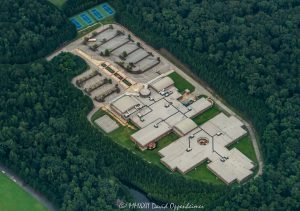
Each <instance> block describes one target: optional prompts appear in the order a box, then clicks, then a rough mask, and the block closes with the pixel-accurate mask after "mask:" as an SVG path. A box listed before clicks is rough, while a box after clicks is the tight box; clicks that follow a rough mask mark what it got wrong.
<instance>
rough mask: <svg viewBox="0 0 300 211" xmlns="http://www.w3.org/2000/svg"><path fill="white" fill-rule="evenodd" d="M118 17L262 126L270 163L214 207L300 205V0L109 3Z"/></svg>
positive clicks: (293, 207) (288, 207) (281, 207)
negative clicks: (261, 171)
mask: <svg viewBox="0 0 300 211" xmlns="http://www.w3.org/2000/svg"><path fill="white" fill-rule="evenodd" d="M111 3H112V4H113V6H114V7H115V8H116V9H117V11H118V17H117V21H119V22H120V23H121V24H124V25H126V26H127V27H128V28H129V29H131V30H132V31H134V32H135V33H136V34H137V35H139V36H141V38H142V39H144V40H146V41H147V42H149V43H150V44H151V45H153V46H155V47H156V48H158V49H159V48H162V47H163V48H166V49H168V50H169V51H170V52H172V53H173V54H174V55H176V56H177V57H178V58H179V59H180V60H181V61H183V62H184V63H185V64H187V65H188V66H189V67H190V68H191V69H192V70H193V72H194V73H195V74H196V75H198V76H199V77H200V78H201V79H204V80H205V81H206V82H207V83H208V84H209V85H210V86H211V87H212V88H213V89H215V90H216V91H217V93H218V94H220V95H221V96H223V97H224V98H225V100H226V101H227V102H228V103H229V104H231V105H233V106H234V107H235V108H236V109H237V110H239V111H241V112H242V113H243V114H244V115H245V116H246V117H247V118H248V119H250V120H251V121H252V122H253V124H254V126H255V127H256V128H257V130H258V132H259V135H260V137H261V145H262V150H263V154H264V157H265V162H266V164H267V165H266V167H265V169H264V174H263V176H262V177H261V178H259V179H256V180H255V181H253V182H250V183H248V184H247V185H245V186H243V187H242V188H239V189H236V188H234V189H232V191H231V192H229V193H228V194H226V195H224V196H223V197H222V198H221V199H220V200H219V201H218V202H217V203H212V206H211V208H214V207H215V206H218V208H217V209H218V210H224V209H234V210H236V209H238V208H246V209H263V210H296V209H299V207H300V201H299V198H300V170H299V169H300V168H299V167H300V161H299V154H300V144H299V137H300V130H299V125H300V118H299V115H300V113H299V110H300V96H299V90H300V87H299V86H300V83H299V82H300V75H299V68H300V49H299V45H300V43H299V37H300V32H299V27H300V18H299V17H300V16H299V14H300V2H299V1H296V0H275V1H257V0H247V1H220V0H214V1H196V0H190V1H178V0H153V1H147V0H141V1H134V0H126V1H125V0H122V1H112V2H111Z"/></svg>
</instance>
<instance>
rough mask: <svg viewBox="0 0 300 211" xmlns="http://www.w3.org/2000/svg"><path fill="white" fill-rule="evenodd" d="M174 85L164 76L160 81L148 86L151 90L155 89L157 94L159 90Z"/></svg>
mask: <svg viewBox="0 0 300 211" xmlns="http://www.w3.org/2000/svg"><path fill="white" fill-rule="evenodd" d="M173 84H174V81H173V80H172V79H171V78H170V77H168V76H166V77H163V78H161V79H160V80H157V81H154V82H153V83H151V84H150V86H151V87H153V89H155V90H156V91H157V92H160V91H161V90H163V89H165V88H167V87H169V86H171V85H173Z"/></svg>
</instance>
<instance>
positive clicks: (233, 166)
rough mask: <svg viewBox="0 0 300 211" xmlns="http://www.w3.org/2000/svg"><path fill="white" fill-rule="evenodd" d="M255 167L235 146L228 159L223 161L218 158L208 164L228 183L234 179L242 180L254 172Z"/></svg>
mask: <svg viewBox="0 0 300 211" xmlns="http://www.w3.org/2000/svg"><path fill="white" fill-rule="evenodd" d="M253 167H254V165H253V163H252V161H251V160H250V159H248V158H247V157H246V156H245V155H244V154H242V153H241V152H240V151H239V150H237V149H235V148H233V149H232V150H230V155H229V159H228V160H225V161H224V162H222V161H221V160H219V159H218V160H215V161H214V162H211V163H209V164H208V168H209V169H211V170H212V171H213V172H214V173H215V174H217V175H218V176H219V177H220V178H221V179H222V180H223V181H224V182H226V183H227V184H230V183H231V182H233V181H234V180H237V181H239V182H241V181H242V180H243V179H245V178H247V177H248V176H250V175H251V174H252V173H253V172H252V170H251V169H252V168H253Z"/></svg>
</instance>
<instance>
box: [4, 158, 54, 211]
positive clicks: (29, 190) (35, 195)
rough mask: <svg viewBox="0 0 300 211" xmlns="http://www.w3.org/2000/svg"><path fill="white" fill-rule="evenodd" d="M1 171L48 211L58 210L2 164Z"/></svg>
mask: <svg viewBox="0 0 300 211" xmlns="http://www.w3.org/2000/svg"><path fill="white" fill-rule="evenodd" d="M0 171H1V172H5V173H4V174H5V175H6V176H7V177H8V178H10V179H11V180H12V181H14V182H15V183H16V184H18V185H19V186H20V187H21V188H22V189H23V190H25V191H26V192H27V193H29V194H30V195H31V196H32V197H33V198H35V199H36V200H38V201H39V202H40V203H41V204H42V205H43V206H44V207H45V208H46V209H47V210H49V211H56V210H57V209H56V208H55V207H54V205H53V204H52V203H51V202H50V201H49V200H48V199H47V198H46V197H44V196H43V195H42V194H41V193H39V192H37V191H36V190H34V189H33V188H31V187H30V186H28V185H27V184H26V183H25V182H24V180H23V179H21V178H20V177H18V175H16V174H15V173H14V172H12V171H11V170H9V169H8V168H6V167H5V166H3V165H2V164H0Z"/></svg>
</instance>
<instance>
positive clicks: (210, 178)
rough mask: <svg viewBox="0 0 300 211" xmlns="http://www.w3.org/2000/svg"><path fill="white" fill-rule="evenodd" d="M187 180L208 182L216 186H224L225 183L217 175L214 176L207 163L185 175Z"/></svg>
mask: <svg viewBox="0 0 300 211" xmlns="http://www.w3.org/2000/svg"><path fill="white" fill-rule="evenodd" d="M185 177H186V178H190V179H196V180H200V181H202V182H207V183H211V184H215V185H224V184H225V183H224V182H223V181H222V180H220V179H219V178H218V177H217V176H216V175H214V174H213V173H212V172H211V171H210V170H209V169H208V168H207V165H206V162H205V163H202V164H201V165H200V166H198V167H196V169H194V170H193V171H190V172H189V173H187V174H186V175H185Z"/></svg>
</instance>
